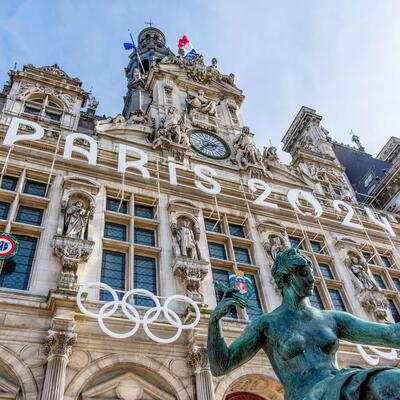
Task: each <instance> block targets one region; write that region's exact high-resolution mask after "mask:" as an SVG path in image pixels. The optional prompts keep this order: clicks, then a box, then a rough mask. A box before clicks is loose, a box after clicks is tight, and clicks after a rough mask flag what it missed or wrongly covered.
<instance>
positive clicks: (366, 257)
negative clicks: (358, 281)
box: [362, 251, 375, 264]
mask: <svg viewBox="0 0 400 400" xmlns="http://www.w3.org/2000/svg"><path fill="white" fill-rule="evenodd" d="M362 255H363V257H364V260H365V261H366V262H367V263H368V264H375V263H374V258H373V257H372V254H371V253H368V252H367V251H363V252H362Z"/></svg>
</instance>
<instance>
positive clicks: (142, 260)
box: [134, 256, 157, 307]
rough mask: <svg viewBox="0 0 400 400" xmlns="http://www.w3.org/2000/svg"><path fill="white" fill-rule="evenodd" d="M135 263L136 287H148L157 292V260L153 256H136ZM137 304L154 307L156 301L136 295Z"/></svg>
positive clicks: (152, 291)
mask: <svg viewBox="0 0 400 400" xmlns="http://www.w3.org/2000/svg"><path fill="white" fill-rule="evenodd" d="M134 264H135V265H134V268H135V273H134V286H135V289H136V288H139V289H146V290H148V291H149V292H151V293H154V294H157V272H156V260H155V259H154V258H152V257H146V256H135V258H134ZM135 304H137V305H139V306H143V307H154V301H153V300H151V299H150V298H149V297H144V296H135Z"/></svg>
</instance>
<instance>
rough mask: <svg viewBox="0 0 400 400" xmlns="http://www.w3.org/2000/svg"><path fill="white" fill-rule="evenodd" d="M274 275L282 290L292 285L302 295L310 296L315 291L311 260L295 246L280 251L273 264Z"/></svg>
mask: <svg viewBox="0 0 400 400" xmlns="http://www.w3.org/2000/svg"><path fill="white" fill-rule="evenodd" d="M272 276H273V277H274V279H275V282H276V284H277V286H278V287H279V288H280V289H281V290H282V291H284V289H285V288H288V287H291V288H292V290H293V291H294V292H295V293H296V294H297V296H300V297H309V296H311V295H312V293H313V289H314V272H313V269H312V266H311V261H310V260H309V259H308V258H307V257H305V256H304V255H302V254H300V253H299V252H298V251H297V250H296V249H295V248H293V247H292V248H288V249H285V250H283V251H281V252H280V253H278V255H277V256H276V258H275V261H274V265H273V266H272Z"/></svg>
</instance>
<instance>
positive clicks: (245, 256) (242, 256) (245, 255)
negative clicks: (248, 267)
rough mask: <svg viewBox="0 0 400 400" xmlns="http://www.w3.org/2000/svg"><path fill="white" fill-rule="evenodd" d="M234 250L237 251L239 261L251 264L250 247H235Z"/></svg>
mask: <svg viewBox="0 0 400 400" xmlns="http://www.w3.org/2000/svg"><path fill="white" fill-rule="evenodd" d="M233 251H234V253H235V260H236V261H237V262H238V263H242V264H251V258H250V254H249V249H246V248H245V247H234V248H233Z"/></svg>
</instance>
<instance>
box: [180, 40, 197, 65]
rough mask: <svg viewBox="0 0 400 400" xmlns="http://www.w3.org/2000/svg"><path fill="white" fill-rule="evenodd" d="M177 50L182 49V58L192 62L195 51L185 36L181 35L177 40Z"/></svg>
mask: <svg viewBox="0 0 400 400" xmlns="http://www.w3.org/2000/svg"><path fill="white" fill-rule="evenodd" d="M178 48H179V49H183V51H184V54H183V57H184V58H186V60H192V59H193V58H194V57H195V56H196V55H197V53H196V50H195V49H194V48H193V45H192V43H191V42H190V40H189V39H188V37H187V36H186V35H183V36H182V37H181V38H180V39H179V41H178Z"/></svg>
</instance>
